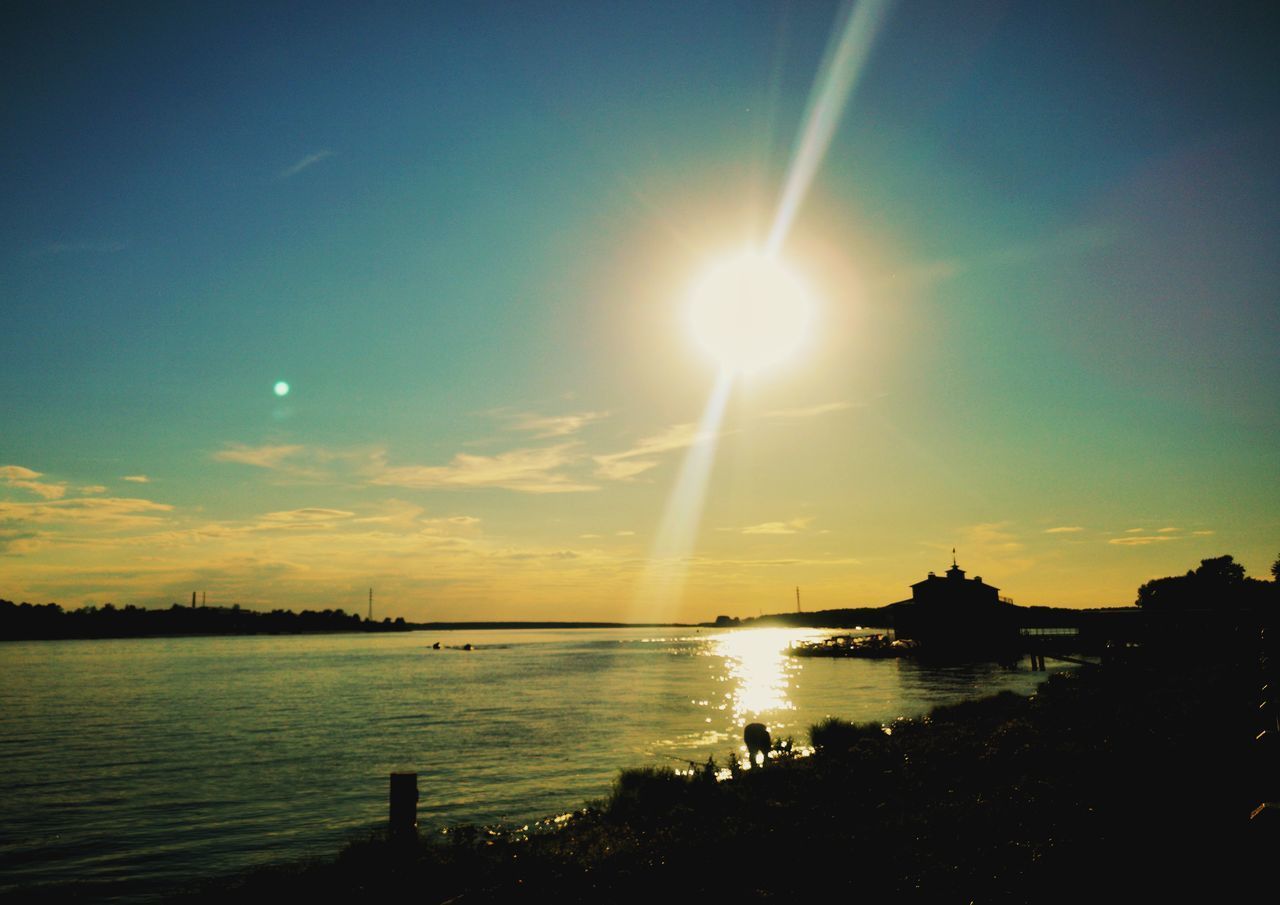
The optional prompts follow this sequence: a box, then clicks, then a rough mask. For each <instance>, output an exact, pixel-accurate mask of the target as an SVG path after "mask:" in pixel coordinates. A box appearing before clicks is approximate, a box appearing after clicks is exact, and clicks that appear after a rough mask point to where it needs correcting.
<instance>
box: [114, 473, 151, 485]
mask: <svg viewBox="0 0 1280 905" xmlns="http://www.w3.org/2000/svg"><path fill="white" fill-rule="evenodd" d="M121 480H123V481H130V482H132V483H134V484H150V483H151V479H150V478H149V477H147V476H146V475H144V474H127V475H125V476H124V477H123V478H121Z"/></svg>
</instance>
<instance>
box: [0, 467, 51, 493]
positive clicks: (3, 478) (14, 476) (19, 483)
mask: <svg viewBox="0 0 1280 905" xmlns="http://www.w3.org/2000/svg"><path fill="white" fill-rule="evenodd" d="M39 477H41V473H40V472H38V471H33V470H31V469H30V468H24V467H23V466H21V465H0V482H3V483H4V484H5V485H6V486H9V487H17V488H19V489H20V490H28V491H30V492H31V493H34V494H36V495H37V496H42V497H44V498H45V499H46V500H57V499H61V498H62V497H64V496H66V493H67V485H66V483H65V482H63V481H59V482H58V483H56V484H51V483H49V482H47V481H37V480H36V478H39Z"/></svg>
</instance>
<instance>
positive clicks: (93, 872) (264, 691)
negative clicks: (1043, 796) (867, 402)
mask: <svg viewBox="0 0 1280 905" xmlns="http://www.w3.org/2000/svg"><path fill="white" fill-rule="evenodd" d="M825 634H827V633H825V632H821V631H808V630H782V629H780V630H773V629H756V630H741V631H732V632H715V631H709V630H702V631H701V632H698V631H696V630H684V629H681V630H677V629H669V630H659V629H643V630H641V629H629V630H625V631H618V630H573V631H493V632H467V633H465V634H462V633H416V632H415V633H410V634H398V635H327V636H320V637H261V638H254V637H250V638H173V639H139V640H122V641H54V642H30V643H16V644H3V645H0V762H3V764H4V772H3V776H0V892H3V891H4V890H12V889H13V888H14V887H15V886H21V885H27V884H33V883H46V882H62V881H67V880H71V879H77V880H89V881H95V882H99V881H101V882H121V885H120V886H119V887H118V888H116V889H115V890H113V891H115V892H119V893H121V894H127V895H129V896H130V897H143V898H145V897H146V895H147V894H148V893H150V892H154V891H157V890H163V889H168V888H172V887H173V886H174V885H176V884H178V883H181V882H185V881H187V880H189V879H191V878H193V877H202V876H208V875H214V874H219V873H224V872H228V871H234V870H238V869H241V868H244V867H246V866H248V865H252V864H256V863H260V862H264V861H273V860H280V859H287V858H293V857H299V856H305V855H309V854H331V853H333V852H335V851H336V850H337V848H338V847H339V846H340V845H341V844H342V842H343V841H344V840H346V839H347V838H349V837H351V836H352V835H360V834H364V833H366V832H367V831H368V830H369V829H370V828H372V827H375V826H377V825H379V824H380V823H382V822H384V821H385V819H386V795H387V776H388V774H389V773H391V772H392V771H394V770H415V771H417V773H418V787H419V790H420V792H421V795H422V801H421V804H420V806H419V817H420V820H421V823H422V825H423V827H424V830H426V829H432V828H440V827H443V826H446V825H450V824H458V823H493V822H498V821H502V822H506V823H508V824H516V825H519V824H523V823H525V822H528V821H531V820H535V819H537V818H539V817H545V816H548V815H552V814H555V813H560V812H565V811H569V810H573V809H574V808H577V807H580V806H581V805H582V804H583V803H584V802H586V801H587V800H588V799H591V798H598V797H602V796H604V795H605V794H606V793H607V792H608V790H609V786H610V783H611V782H612V780H613V778H614V777H615V776H616V774H617V771H618V769H619V768H622V767H628V766H637V765H640V764H644V763H665V764H670V765H672V766H679V765H678V764H676V763H675V761H674V760H672V758H689V759H690V760H697V761H703V760H705V759H706V758H707V756H708V755H709V754H714V755H715V756H716V759H717V760H718V761H719V762H720V763H721V764H723V763H724V762H725V760H726V756H727V754H728V753H729V752H730V751H731V750H737V749H739V748H740V747H741V740H742V735H741V733H742V725H743V723H744V722H748V721H751V720H756V719H759V720H762V721H764V722H766V723H767V724H768V725H769V727H770V729H771V730H772V731H773V734H774V737H775V738H778V737H785V736H787V735H793V736H794V737H795V739H796V741H797V743H800V742H807V740H808V735H807V729H808V727H809V725H810V724H812V723H814V722H816V721H817V720H819V719H822V718H823V717H824V716H827V715H836V716H841V717H845V718H848V719H852V720H884V721H888V720H891V719H893V718H894V717H897V716H914V715H918V714H920V713H922V712H923V711H925V710H927V709H928V708H930V707H932V706H934V705H935V704H940V703H947V702H953V701H957V700H961V699H965V698H970V697H974V696H975V695H979V694H985V693H988V692H992V691H995V690H998V689H1002V688H1010V689H1013V690H1015V691H1020V692H1030V691H1031V690H1032V689H1034V687H1035V685H1036V684H1037V683H1038V682H1039V681H1040V680H1041V678H1042V677H1043V674H1033V673H1031V672H1029V671H1027V670H1026V669H1025V666H1024V667H1023V668H1020V669H1019V670H1017V671H1006V670H1002V669H999V668H998V667H995V666H994V665H972V666H964V667H953V668H946V669H940V668H929V669H926V668H924V667H921V666H919V665H917V664H915V663H913V662H911V661H905V660H881V661H870V660H822V659H796V658H792V657H789V656H786V655H785V653H784V650H785V648H786V647H787V645H788V643H789V642H791V641H793V640H798V639H801V638H817V637H823V636H824V635H825ZM437 640H439V641H441V642H442V643H443V644H444V645H446V646H448V645H461V644H463V643H464V642H471V643H473V644H474V645H475V647H476V649H475V650H473V651H469V652H467V651H462V650H454V649H444V650H439V651H434V650H431V649H430V648H431V644H432V642H434V641H437Z"/></svg>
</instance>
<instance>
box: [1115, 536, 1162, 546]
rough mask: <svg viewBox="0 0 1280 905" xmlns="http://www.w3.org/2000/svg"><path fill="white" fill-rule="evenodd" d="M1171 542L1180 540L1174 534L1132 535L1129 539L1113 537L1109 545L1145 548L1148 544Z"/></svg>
mask: <svg viewBox="0 0 1280 905" xmlns="http://www.w3.org/2000/svg"><path fill="white" fill-rule="evenodd" d="M1171 540H1178V538H1177V537H1175V536H1174V535H1172V534H1130V535H1129V536H1128V537H1113V538H1111V539H1110V540H1109V541H1107V543H1109V544H1115V545H1116V546H1118V547H1145V546H1147V545H1148V544H1162V543H1164V542H1166V541H1171Z"/></svg>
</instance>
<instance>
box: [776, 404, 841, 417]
mask: <svg viewBox="0 0 1280 905" xmlns="http://www.w3.org/2000/svg"><path fill="white" fill-rule="evenodd" d="M859 407H860V406H859V405H856V404H855V403H852V402H821V403H818V404H817V405H806V406H801V407H800V408H790V409H773V410H772V411H768V412H765V413H764V414H763V415H762V416H761V417H764V418H816V417H817V416H819V415H827V414H830V413H831V412H843V411H847V410H848V409H851V408H859Z"/></svg>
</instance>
